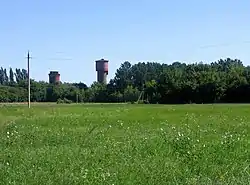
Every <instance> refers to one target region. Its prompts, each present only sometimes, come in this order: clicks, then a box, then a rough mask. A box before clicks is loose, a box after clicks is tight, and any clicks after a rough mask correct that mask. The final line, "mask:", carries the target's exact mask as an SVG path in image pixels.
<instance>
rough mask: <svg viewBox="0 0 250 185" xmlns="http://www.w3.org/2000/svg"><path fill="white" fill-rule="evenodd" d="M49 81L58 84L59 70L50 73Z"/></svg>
mask: <svg viewBox="0 0 250 185" xmlns="http://www.w3.org/2000/svg"><path fill="white" fill-rule="evenodd" d="M49 83H50V84H58V83H60V74H59V72H58V71H50V73H49Z"/></svg>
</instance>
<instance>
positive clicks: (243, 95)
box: [0, 58, 250, 104]
mask: <svg viewBox="0 0 250 185" xmlns="http://www.w3.org/2000/svg"><path fill="white" fill-rule="evenodd" d="M27 78H28V75H27V70H25V69H15V71H13V70H12V68H10V69H8V70H7V69H5V68H3V67H1V69H0V102H26V101H27V94H28V91H27V84H28V81H27ZM249 95H250V67H249V66H244V65H243V63H242V61H240V60H238V59H230V58H227V59H224V60H223V59H220V60H219V61H216V62H213V63H210V64H204V63H202V62H200V63H193V64H185V63H181V62H174V63H172V64H160V63H155V62H147V63H145V62H139V63H137V64H134V65H132V64H131V63H130V62H128V61H125V62H124V63H122V64H121V66H120V67H119V68H118V69H117V70H116V73H115V76H114V78H113V79H111V80H110V82H109V83H108V84H107V85H106V84H101V83H98V82H94V83H93V84H91V85H90V86H89V87H88V86H87V85H86V84H84V83H81V82H80V83H61V84H49V83H47V82H44V81H35V80H34V79H31V101H32V102H59V103H60V102H61V103H63V102H138V100H139V102H141V103H165V104H167V103H171V104H183V103H249V102H250V96H249Z"/></svg>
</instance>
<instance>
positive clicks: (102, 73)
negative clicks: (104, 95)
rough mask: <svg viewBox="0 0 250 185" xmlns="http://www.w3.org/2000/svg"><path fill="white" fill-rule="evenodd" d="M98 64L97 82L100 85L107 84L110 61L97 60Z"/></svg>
mask: <svg viewBox="0 0 250 185" xmlns="http://www.w3.org/2000/svg"><path fill="white" fill-rule="evenodd" d="M95 62H96V71H97V81H98V82H99V83H105V84H106V83H107V75H108V62H109V61H108V60H104V59H101V60H97V61H95Z"/></svg>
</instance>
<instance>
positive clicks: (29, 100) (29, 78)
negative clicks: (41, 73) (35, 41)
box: [27, 51, 30, 108]
mask: <svg viewBox="0 0 250 185" xmlns="http://www.w3.org/2000/svg"><path fill="white" fill-rule="evenodd" d="M27 59H28V107H29V108H30V53H29V51H28V57H27Z"/></svg>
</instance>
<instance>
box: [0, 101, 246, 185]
mask: <svg viewBox="0 0 250 185" xmlns="http://www.w3.org/2000/svg"><path fill="white" fill-rule="evenodd" d="M249 113H250V106H248V105H171V106H170V105H167V106H166V105H109V104H107V105H101V104H99V105H91V104H88V105H70V106H65V105H63V106H60V105H57V106H48V107H46V106H41V107H39V106H35V107H32V108H31V109H30V110H29V109H27V108H25V107H19V106H3V107H1V108H0V126H1V127H0V129H1V130H0V134H1V135H0V139H1V141H0V151H1V155H0V170H1V171H0V184H39V185H41V184H46V185H49V184H206V185H208V184H250V168H249V164H250V135H249V130H250V124H249V123H250V114H249Z"/></svg>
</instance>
